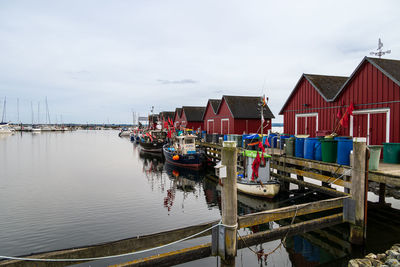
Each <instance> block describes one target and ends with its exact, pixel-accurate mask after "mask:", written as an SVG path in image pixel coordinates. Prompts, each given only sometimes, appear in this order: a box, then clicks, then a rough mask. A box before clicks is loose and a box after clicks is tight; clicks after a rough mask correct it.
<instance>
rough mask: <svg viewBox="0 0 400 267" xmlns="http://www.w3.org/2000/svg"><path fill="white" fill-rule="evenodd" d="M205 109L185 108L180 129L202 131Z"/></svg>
mask: <svg viewBox="0 0 400 267" xmlns="http://www.w3.org/2000/svg"><path fill="white" fill-rule="evenodd" d="M205 109H206V108H205V107H193V106H183V107H182V113H181V118H180V128H188V129H193V130H194V131H201V129H202V127H203V114H204V110H205Z"/></svg>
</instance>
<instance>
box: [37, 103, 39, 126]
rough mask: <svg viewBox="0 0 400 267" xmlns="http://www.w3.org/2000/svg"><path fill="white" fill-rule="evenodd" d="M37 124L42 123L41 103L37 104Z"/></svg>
mask: <svg viewBox="0 0 400 267" xmlns="http://www.w3.org/2000/svg"><path fill="white" fill-rule="evenodd" d="M37 123H38V124H39V123H40V101H39V102H38V103H37Z"/></svg>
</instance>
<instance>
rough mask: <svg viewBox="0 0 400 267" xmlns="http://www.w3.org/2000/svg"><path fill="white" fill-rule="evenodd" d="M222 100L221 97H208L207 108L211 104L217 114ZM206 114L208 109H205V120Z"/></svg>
mask: <svg viewBox="0 0 400 267" xmlns="http://www.w3.org/2000/svg"><path fill="white" fill-rule="evenodd" d="M221 101H222V100H221V99H208V102H207V105H206V109H207V106H208V104H210V105H211V108H212V109H213V111H214V114H217V111H218V107H219V104H221ZM205 115H206V111H205V110H204V113H203V120H204V116H205Z"/></svg>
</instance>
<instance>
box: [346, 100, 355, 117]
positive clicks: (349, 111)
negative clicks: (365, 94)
mask: <svg viewBox="0 0 400 267" xmlns="http://www.w3.org/2000/svg"><path fill="white" fill-rule="evenodd" d="M353 110H354V105H353V102H350V105H349V107H348V108H347V113H348V114H349V115H353Z"/></svg>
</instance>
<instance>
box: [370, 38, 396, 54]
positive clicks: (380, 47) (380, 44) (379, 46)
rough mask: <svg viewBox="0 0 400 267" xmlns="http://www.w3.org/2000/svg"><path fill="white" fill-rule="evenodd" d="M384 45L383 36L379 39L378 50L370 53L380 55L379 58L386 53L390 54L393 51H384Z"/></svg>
mask: <svg viewBox="0 0 400 267" xmlns="http://www.w3.org/2000/svg"><path fill="white" fill-rule="evenodd" d="M382 47H383V43H382V42H381V38H379V39H378V48H377V49H376V50H378V52H370V53H369V54H370V55H375V56H378V57H379V58H381V57H382V56H384V55H385V54H390V53H391V52H392V51H391V50H387V51H382Z"/></svg>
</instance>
